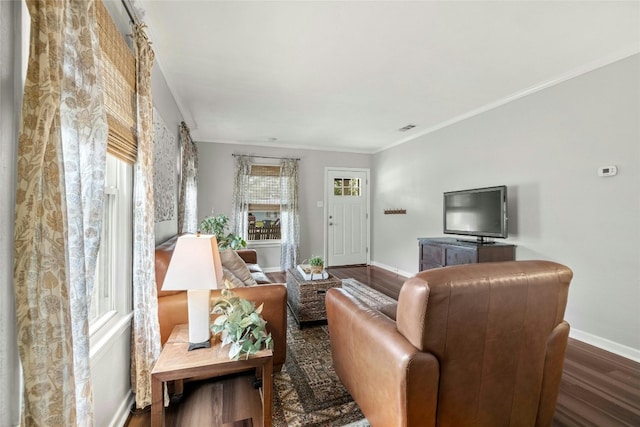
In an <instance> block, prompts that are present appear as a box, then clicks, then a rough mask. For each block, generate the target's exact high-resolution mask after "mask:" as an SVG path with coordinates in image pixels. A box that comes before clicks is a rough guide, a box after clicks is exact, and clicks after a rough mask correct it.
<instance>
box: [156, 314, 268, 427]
mask: <svg viewBox="0 0 640 427" xmlns="http://www.w3.org/2000/svg"><path fill="white" fill-rule="evenodd" d="M188 347H189V325H177V326H176V327H175V328H173V331H172V332H171V336H170V337H169V339H168V340H167V342H166V343H165V345H164V348H163V349H162V352H161V353H160V357H159V358H158V360H157V361H156V363H155V365H154V367H153V370H152V371H151V426H152V427H156V426H157V427H160V426H162V425H163V424H164V391H163V387H162V384H163V383H164V382H167V381H175V380H182V379H187V378H193V377H198V376H209V377H216V376H221V375H228V374H234V373H236V372H244V371H249V370H252V369H258V368H261V369H260V370H261V371H262V419H263V426H264V427H271V405H272V403H271V393H272V391H271V389H272V373H273V352H272V351H271V350H262V351H260V352H258V353H256V354H254V355H252V356H250V357H249V358H248V359H245V358H244V357H241V358H240V359H239V360H231V359H229V348H228V347H224V348H223V347H222V345H221V343H220V342H215V343H212V344H211V348H205V349H198V350H193V351H188V350H187V348H188Z"/></svg>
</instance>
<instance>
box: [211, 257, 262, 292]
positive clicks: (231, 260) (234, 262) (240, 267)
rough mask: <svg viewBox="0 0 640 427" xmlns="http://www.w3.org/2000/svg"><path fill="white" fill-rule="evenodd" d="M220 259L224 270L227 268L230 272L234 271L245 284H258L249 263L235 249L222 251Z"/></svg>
mask: <svg viewBox="0 0 640 427" xmlns="http://www.w3.org/2000/svg"><path fill="white" fill-rule="evenodd" d="M220 261H221V262H222V267H223V270H224V268H226V269H227V270H229V272H231V273H233V275H234V276H235V277H237V278H238V279H239V280H240V281H241V282H242V283H244V285H245V286H255V285H257V283H256V281H255V280H254V278H253V276H251V272H250V271H249V269H248V268H247V264H245V263H244V260H243V259H242V258H240V255H238V254H237V253H236V251H234V250H233V249H231V248H229V249H226V250H224V251H222V252H220Z"/></svg>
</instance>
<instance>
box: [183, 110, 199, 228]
mask: <svg viewBox="0 0 640 427" xmlns="http://www.w3.org/2000/svg"><path fill="white" fill-rule="evenodd" d="M180 146H181V150H182V173H181V180H180V198H179V200H178V232H179V233H195V232H196V231H198V147H196V144H195V142H193V141H192V140H191V133H190V132H189V127H188V126H187V124H186V123H185V122H182V123H181V124H180Z"/></svg>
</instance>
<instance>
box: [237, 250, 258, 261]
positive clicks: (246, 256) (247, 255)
mask: <svg viewBox="0 0 640 427" xmlns="http://www.w3.org/2000/svg"><path fill="white" fill-rule="evenodd" d="M236 253H237V254H238V255H240V258H242V259H243V260H244V262H246V263H247V264H257V263H258V253H257V252H256V250H255V249H238V250H237V251H236Z"/></svg>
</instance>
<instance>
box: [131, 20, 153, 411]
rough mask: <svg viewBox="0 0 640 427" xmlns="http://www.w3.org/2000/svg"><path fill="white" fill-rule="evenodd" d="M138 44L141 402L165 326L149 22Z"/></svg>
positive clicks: (136, 354) (134, 366) (137, 376)
mask: <svg viewBox="0 0 640 427" xmlns="http://www.w3.org/2000/svg"><path fill="white" fill-rule="evenodd" d="M133 30H134V31H133V33H134V39H135V47H136V88H137V100H138V103H137V104H138V158H137V160H136V163H135V165H134V185H133V205H134V209H133V210H134V216H133V221H134V224H133V232H134V237H133V241H134V247H133V325H132V339H131V384H132V389H133V391H134V393H135V398H136V407H137V408H139V409H142V408H144V407H146V406H149V405H150V404H151V369H152V368H153V364H154V363H155V361H156V359H157V358H158V356H159V355H160V326H159V324H158V298H157V291H156V277H155V266H154V257H155V230H154V226H155V221H154V202H153V116H152V114H153V102H152V98H151V68H152V67H153V60H154V56H155V55H154V53H153V50H152V49H151V44H150V43H149V40H148V39H147V36H146V34H145V31H144V26H143V25H135V26H134V29H133Z"/></svg>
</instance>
